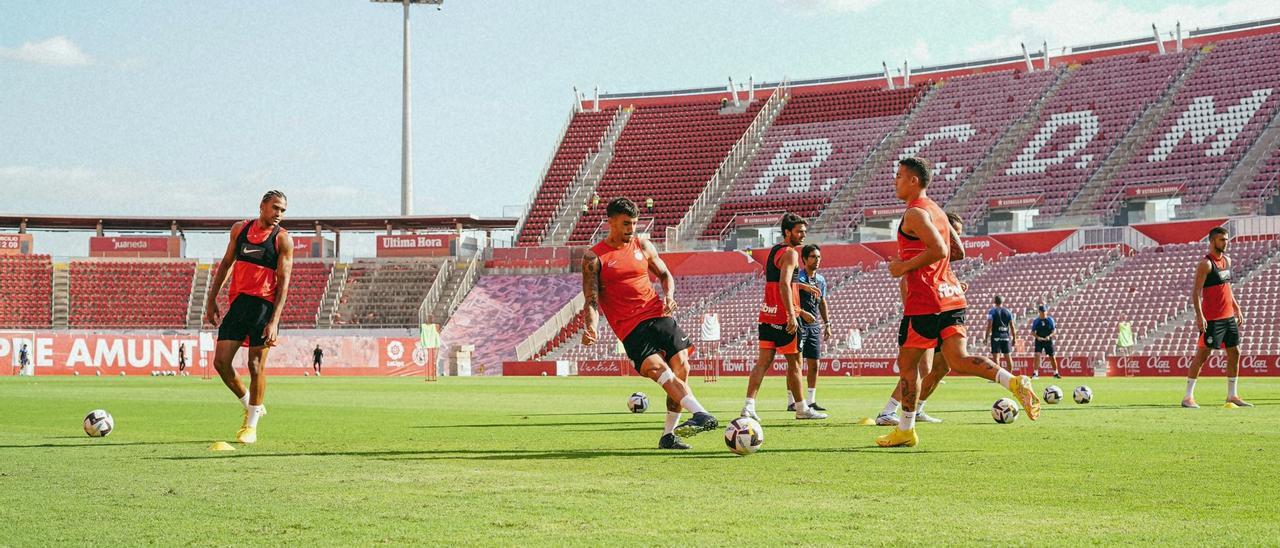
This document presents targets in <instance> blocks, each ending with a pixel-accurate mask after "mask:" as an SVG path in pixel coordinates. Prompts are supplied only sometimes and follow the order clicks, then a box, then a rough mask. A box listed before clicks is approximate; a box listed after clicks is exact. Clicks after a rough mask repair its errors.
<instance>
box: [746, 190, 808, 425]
mask: <svg viewBox="0 0 1280 548" xmlns="http://www.w3.org/2000/svg"><path fill="white" fill-rule="evenodd" d="M781 225H782V240H783V241H782V243H780V244H778V245H775V246H773V248H772V249H770V250H769V258H768V260H767V261H765V266H764V280H765V284H764V304H763V305H761V307H760V327H759V332H760V356H759V359H757V360H756V365H755V367H754V368H752V369H751V378H750V380H748V381H747V401H746V405H744V406H743V407H742V416H744V417H751V418H752V419H755V420H757V421H758V420H760V417H759V416H757V415H756V394H757V393H759V392H760V384H761V383H763V382H764V375H765V373H768V372H769V367H770V366H772V365H773V358H774V356H775V355H776V354H777V353H781V354H782V355H783V356H785V357H786V359H787V389H788V390H789V391H791V396H792V397H793V398H795V401H796V418H797V419H825V418H827V415H826V413H821V412H818V411H815V410H813V409H810V408H809V406H808V404H806V403H805V402H804V396H802V395H801V394H800V386H801V383H800V333H799V331H800V325H799V308H800V301H799V293H800V289H799V283H798V280H797V278H796V275H797V274H796V271H797V269H799V267H800V254H799V253H798V252H797V251H796V248H797V247H799V246H800V245H802V244H804V237H805V234H807V233H808V231H809V227H808V223H806V222H805V220H804V219H801V218H800V216H799V215H796V214H795V213H787V214H784V215H783V216H782V223H781Z"/></svg>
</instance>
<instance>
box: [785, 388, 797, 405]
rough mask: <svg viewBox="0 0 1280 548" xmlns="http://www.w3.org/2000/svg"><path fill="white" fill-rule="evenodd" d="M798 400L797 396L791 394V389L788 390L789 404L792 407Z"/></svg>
mask: <svg viewBox="0 0 1280 548" xmlns="http://www.w3.org/2000/svg"><path fill="white" fill-rule="evenodd" d="M795 402H796V397H795V396H792V395H791V391H790V390H788V391H787V406H788V407H790V406H791V405H792V404H794V403H795Z"/></svg>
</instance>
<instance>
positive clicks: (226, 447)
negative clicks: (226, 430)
mask: <svg viewBox="0 0 1280 548" xmlns="http://www.w3.org/2000/svg"><path fill="white" fill-rule="evenodd" d="M209 450H210V451H235V450H236V448H235V447H232V446H231V444H229V443H227V442H225V441H215V442H213V445H210V446H209Z"/></svg>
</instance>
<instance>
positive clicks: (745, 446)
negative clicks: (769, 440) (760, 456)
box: [724, 417, 764, 455]
mask: <svg viewBox="0 0 1280 548" xmlns="http://www.w3.org/2000/svg"><path fill="white" fill-rule="evenodd" d="M724 444H725V445H727V446H729V450H730V451H733V452H734V453H737V454H739V455H750V454H752V453H755V452H756V451H759V450H760V446H761V445H764V427H762V426H760V423H758V422H756V420H755V419H753V418H751V417H738V418H736V419H733V420H732V421H729V427H728V428H726V429H725V430H724Z"/></svg>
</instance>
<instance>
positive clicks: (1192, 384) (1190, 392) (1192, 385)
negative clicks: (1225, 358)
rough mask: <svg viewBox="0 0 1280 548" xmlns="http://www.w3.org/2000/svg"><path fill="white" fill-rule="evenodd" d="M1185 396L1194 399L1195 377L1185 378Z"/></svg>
mask: <svg viewBox="0 0 1280 548" xmlns="http://www.w3.org/2000/svg"><path fill="white" fill-rule="evenodd" d="M1229 383H1230V381H1228V384H1229ZM1186 397H1187V398H1188V399H1194V398H1195V397H1196V380H1195V379H1187V396H1186Z"/></svg>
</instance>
